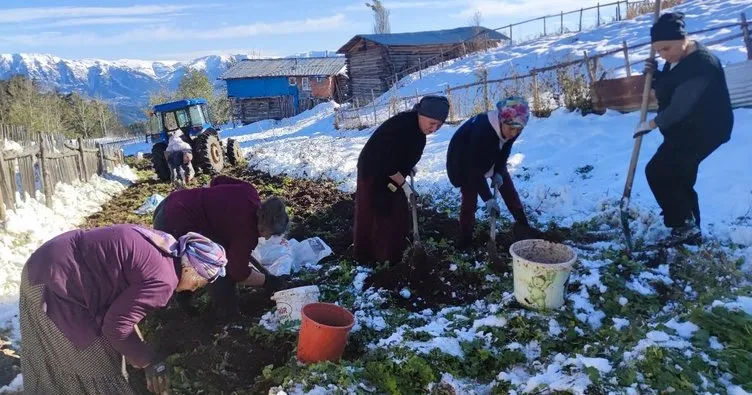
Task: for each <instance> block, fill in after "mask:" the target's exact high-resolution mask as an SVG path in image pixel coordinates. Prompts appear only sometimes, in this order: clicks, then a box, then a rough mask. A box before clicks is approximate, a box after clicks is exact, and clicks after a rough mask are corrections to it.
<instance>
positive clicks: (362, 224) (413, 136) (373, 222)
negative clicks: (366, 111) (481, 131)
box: [353, 96, 449, 265]
mask: <svg viewBox="0 0 752 395" xmlns="http://www.w3.org/2000/svg"><path fill="white" fill-rule="evenodd" d="M448 114H449V101H448V100H447V99H446V98H445V97H442V96H426V97H424V98H422V99H421V100H420V102H419V103H418V104H416V105H415V107H414V108H413V109H412V110H410V111H405V112H401V113H399V114H397V115H395V116H393V117H391V118H389V119H387V120H386V121H385V122H384V123H383V124H381V126H379V127H378V128H377V129H376V131H374V132H373V134H372V135H371V137H370V138H369V139H368V142H367V143H366V145H365V146H364V147H363V150H362V151H361V152H360V156H359V157H358V182H357V188H356V191H355V232H354V242H353V244H354V254H355V259H357V260H358V261H360V262H363V263H374V262H385V261H390V263H391V264H393V265H394V264H397V263H399V262H400V261H401V260H402V254H403V252H404V251H405V248H406V247H407V235H408V232H409V226H410V220H409V218H410V217H409V214H408V212H409V210H408V200H409V199H410V196H411V195H412V194H414V193H415V191H413V189H412V187H411V186H410V184H409V183H408V182H407V180H406V179H405V178H406V176H408V175H414V174H415V165H416V164H417V163H418V161H419V160H420V157H421V156H422V155H423V148H425V146H426V136H428V135H430V134H432V133H434V132H435V131H437V130H438V129H439V128H440V127H441V125H442V124H443V123H444V121H445V120H446V117H447V115H448Z"/></svg>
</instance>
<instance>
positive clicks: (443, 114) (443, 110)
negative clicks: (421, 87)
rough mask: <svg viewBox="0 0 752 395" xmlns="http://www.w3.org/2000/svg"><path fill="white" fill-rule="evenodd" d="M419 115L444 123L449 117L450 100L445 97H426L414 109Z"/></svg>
mask: <svg viewBox="0 0 752 395" xmlns="http://www.w3.org/2000/svg"><path fill="white" fill-rule="evenodd" d="M413 110H416V111H418V114H420V115H423V116H426V117H428V118H431V119H435V120H437V121H441V122H444V121H446V119H447V116H448V115H449V100H447V98H446V97H444V96H424V97H423V98H422V99H420V102H419V103H418V104H416V105H415V107H413Z"/></svg>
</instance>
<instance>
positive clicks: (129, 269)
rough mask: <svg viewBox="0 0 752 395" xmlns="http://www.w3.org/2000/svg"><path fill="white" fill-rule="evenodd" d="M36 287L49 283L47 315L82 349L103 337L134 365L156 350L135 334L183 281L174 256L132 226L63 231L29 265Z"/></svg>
mask: <svg viewBox="0 0 752 395" xmlns="http://www.w3.org/2000/svg"><path fill="white" fill-rule="evenodd" d="M26 270H27V275H28V278H29V282H30V283H31V284H34V285H36V284H44V285H45V291H44V301H45V303H46V305H47V306H46V308H47V315H48V316H49V317H50V319H51V320H52V321H53V322H54V323H55V325H56V326H57V327H58V329H60V331H61V332H63V334H64V335H65V336H66V337H67V338H68V339H70V341H71V342H72V343H73V344H74V345H75V346H76V347H77V348H79V349H84V348H86V347H87V346H88V345H89V344H91V343H92V342H93V341H94V340H95V339H96V338H97V337H98V336H104V337H105V338H106V339H107V341H108V342H109V343H110V344H111V345H112V347H113V348H114V349H115V350H116V351H118V352H119V353H121V354H123V355H124V356H125V357H127V358H128V359H129V361H131V363H133V364H134V365H137V366H144V365H146V364H148V363H150V362H151V361H152V359H153V358H154V352H153V350H152V349H151V347H149V346H148V345H147V344H146V343H144V342H142V341H141V340H140V339H139V338H138V336H137V335H136V333H135V330H134V328H133V327H134V325H136V324H137V323H139V322H140V321H141V319H143V318H144V316H145V315H146V313H147V312H149V311H150V310H154V309H157V308H161V307H164V306H165V305H167V302H168V301H169V299H170V297H171V296H172V294H173V292H174V291H175V288H177V285H178V277H177V273H176V272H175V270H176V269H175V258H173V257H171V256H168V255H166V254H164V253H162V252H161V251H160V250H159V249H157V247H155V246H154V245H153V244H151V242H150V241H148V240H147V239H146V238H145V237H144V236H142V235H141V234H140V233H138V232H137V231H136V230H134V229H133V225H113V226H110V227H104V228H96V229H91V230H73V231H70V232H66V233H63V234H61V235H59V236H57V237H55V238H53V239H51V240H49V241H47V242H46V243H45V244H43V245H42V246H41V247H39V248H38V249H37V250H36V251H35V252H34V253H33V254H32V255H31V257H30V258H29V260H28V261H27V262H26Z"/></svg>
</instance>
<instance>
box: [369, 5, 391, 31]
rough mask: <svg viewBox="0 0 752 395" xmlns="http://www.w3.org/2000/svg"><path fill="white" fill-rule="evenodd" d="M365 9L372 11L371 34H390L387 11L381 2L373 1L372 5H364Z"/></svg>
mask: <svg viewBox="0 0 752 395" xmlns="http://www.w3.org/2000/svg"><path fill="white" fill-rule="evenodd" d="M366 7H368V8H370V9H372V10H373V32H374V33H376V34H384V33H391V32H392V29H391V28H390V27H389V10H388V9H386V7H384V5H383V4H381V0H373V4H371V3H366Z"/></svg>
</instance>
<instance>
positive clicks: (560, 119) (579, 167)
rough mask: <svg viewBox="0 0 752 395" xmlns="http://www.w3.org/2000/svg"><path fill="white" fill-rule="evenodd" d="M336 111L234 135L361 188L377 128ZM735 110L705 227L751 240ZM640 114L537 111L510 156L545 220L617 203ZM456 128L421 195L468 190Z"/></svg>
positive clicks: (637, 196) (581, 215)
mask: <svg viewBox="0 0 752 395" xmlns="http://www.w3.org/2000/svg"><path fill="white" fill-rule="evenodd" d="M332 112H333V109H332V106H331V105H330V104H326V105H321V106H319V107H316V108H315V109H314V110H311V113H312V115H310V114H309V116H310V117H311V119H313V121H312V122H305V121H304V123H305V125H299V126H301V127H300V128H298V129H296V128H295V126H283V127H280V128H272V129H267V130H264V131H262V132H257V133H253V128H254V127H255V126H254V125H253V124H252V125H248V126H246V127H244V128H242V129H241V130H236V131H235V133H237V134H241V133H244V132H248V133H253V134H251V135H249V136H244V137H241V138H244V140H243V143H241V146H243V147H247V151H246V152H247V155H248V159H249V161H250V162H251V165H253V166H257V167H258V168H260V169H263V170H266V171H269V172H270V173H272V174H280V173H287V174H289V175H292V176H301V177H310V178H316V177H320V176H323V177H330V178H333V179H336V180H339V181H341V182H342V188H343V189H345V190H348V191H354V189H355V176H356V173H357V171H356V165H357V158H358V155H359V153H360V150H361V149H362V147H363V145H365V143H366V141H367V140H368V137H369V135H370V133H371V132H372V131H373V129H367V130H363V131H336V130H334V127H333V124H332V118H331V116H329V117H322V115H324V114H331V113H332ZM734 116H735V126H734V131H733V133H732V137H731V141H730V142H729V143H727V144H725V145H723V146H721V148H719V149H718V151H717V152H715V153H714V154H713V155H711V156H710V157H709V158H708V159H706V160H705V161H704V162H703V164H702V165H701V167H700V173H699V175H698V180H697V185H696V189H697V191H698V193H699V195H700V202H701V205H702V210H703V218H704V219H705V221H704V223H703V226H704V228H705V230H706V231H711V232H712V233H714V234H716V235H717V236H719V237H723V238H732V237H733V238H734V240H733V241H735V242H737V243H744V245H752V237H742V236H741V235H745V234H746V235H749V234H751V233H752V227H751V226H750V223H749V221H747V222H746V223H739V221H738V219H739V218H741V217H745V216H749V214H750V210H752V173H750V172H748V171H747V168H746V167H747V166H746V163H747V161H746V159H747V157H748V152H749V147H750V146H752V134H750V133H746V130H747V129H749V125H752V110H749V109H738V110H735V111H734ZM638 120H639V114H637V113H631V114H620V113H618V112H614V111H609V112H607V113H606V114H605V115H603V116H598V115H588V116H585V117H582V116H580V115H579V114H577V113H569V112H566V111H565V110H557V111H556V112H554V114H553V115H552V116H551V117H550V118H546V119H538V118H533V119H532V120H531V121H530V123H529V124H528V126H527V128H526V129H525V130H524V132H523V134H522V136H521V137H520V138H519V140H518V141H517V143H516V144H515V146H514V148H513V150H512V156H511V157H510V163H509V170H510V173H511V174H512V175H513V176H514V177H515V179H514V180H515V185H516V186H517V189H518V190H519V192H520V196H521V197H522V199H523V201H524V202H525V204H526V205H527V206H528V207H529V208H533V209H535V212H539V213H540V214H541V215H540V220H541V221H546V220H548V219H558V220H559V223H560V224H562V225H564V226H566V225H569V224H571V223H572V222H574V221H579V220H584V219H587V218H590V217H592V216H593V215H594V214H603V213H604V210H605V211H608V210H610V209H613V208H614V207H615V205H616V204H617V203H618V199H619V198H620V197H621V193H622V190H623V187H624V181H625V178H626V173H627V168H628V165H629V160H630V157H631V152H632V146H633V140H632V131H633V129H634V125H636V124H637V122H638ZM456 129H457V127H456V126H451V125H446V126H444V127H442V128H441V129H440V130H439V131H438V132H437V133H436V134H434V135H432V136H429V139H428V143H427V145H426V148H425V151H424V154H423V157H422V159H421V161H420V162H419V163H418V166H417V167H418V174H417V176H416V187H417V190H418V192H419V193H427V192H429V193H433V194H434V195H435V196H443V197H445V198H446V199H447V200H455V201H459V191H458V190H457V189H454V188H452V186H451V184H449V181H448V180H447V178H446V169H445V161H446V149H447V146H448V144H449V140H450V138H451V136H452V134H453V133H454V131H455V130H456ZM661 141H662V137H661V136H660V134H659V133H658V132H653V133H651V134H650V135H648V136H646V138H644V139H643V146H642V150H641V155H640V160H639V164H638V174H637V176H636V177H635V182H634V187H633V192H632V205H633V207H637V208H639V209H641V210H642V211H644V212H645V215H647V214H646V213H648V212H653V213H657V212H658V211H659V210H658V207H657V204H656V203H655V200H654V198H653V195H652V193H651V192H650V189H649V187H648V185H647V181H646V180H645V177H644V168H645V165H646V164H647V162H648V160H649V159H650V157H651V156H652V154H653V153H654V152H655V151H656V149H657V147H658V145H660V143H661ZM718 191H723V193H718ZM528 212H530V209H529V210H528ZM656 220H657V218H655V217H653V218H650V217H649V216H646V217H644V218H642V221H647V223H646V224H647V225H658V226H653V230H654V231H655V230H656V229H657V232H661V231H662V229H661V226H660V223H656V222H657V221H656ZM658 222H659V221H658ZM642 225H643V224H641V223H637V224H635V226H642ZM643 228H644V227H643ZM643 230H647V229H645V228H644V229H643ZM655 236H660V233H658V234H656V235H655Z"/></svg>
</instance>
